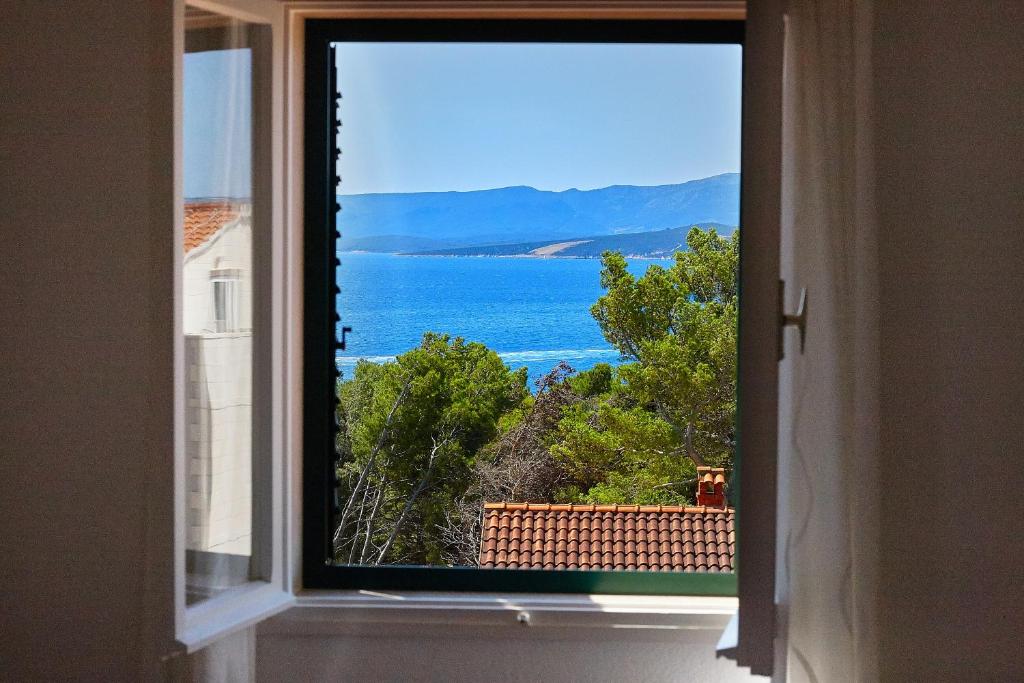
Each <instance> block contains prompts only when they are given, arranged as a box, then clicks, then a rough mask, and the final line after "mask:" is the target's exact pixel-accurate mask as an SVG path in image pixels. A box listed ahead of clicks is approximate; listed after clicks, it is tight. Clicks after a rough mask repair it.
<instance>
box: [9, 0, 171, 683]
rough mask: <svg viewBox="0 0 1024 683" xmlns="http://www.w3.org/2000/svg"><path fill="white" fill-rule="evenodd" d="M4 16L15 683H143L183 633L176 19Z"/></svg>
mask: <svg viewBox="0 0 1024 683" xmlns="http://www.w3.org/2000/svg"><path fill="white" fill-rule="evenodd" d="M0 15H2V20H0V45H3V58H2V59H0V84H2V86H0V89H2V91H3V96H2V97H0V131H3V133H2V135H0V164H2V167H3V170H2V172H0V206H2V210H0V234H2V243H3V246H2V249H0V260H2V267H0V293H2V294H0V296H2V300H3V303H2V308H3V313H2V315H0V319H2V323H0V329H2V332H0V368H2V369H0V405H2V409H0V539H2V540H0V577H2V580H0V605H2V607H0V633H2V634H3V636H2V638H0V678H3V679H5V680H75V679H90V678H91V679H102V680H108V681H130V680H144V679H147V678H151V677H152V676H151V674H152V673H153V667H154V666H155V662H156V659H155V657H154V656H153V654H154V653H153V652H152V651H150V650H148V649H147V643H149V642H152V639H153V638H157V637H164V638H169V637H170V635H171V629H172V628H173V617H172V613H171V607H172V605H173V602H172V596H171V593H170V586H171V577H172V570H173V561H172V560H173V558H172V556H171V554H170V546H169V544H167V543H166V539H167V538H170V537H172V535H173V526H172V521H173V518H172V516H171V515H172V507H171V506H172V501H173V498H172V496H171V484H172V474H173V450H172V428H173V416H172V403H171V400H170V399H171V388H172V387H173V376H172V340H173V335H172V331H173V330H172V321H173V315H172V296H171V283H172V273H173V269H172V265H173V259H174V257H175V254H174V250H173V242H172V236H173V232H172V230H171V226H172V225H173V220H174V213H173V212H174V206H173V202H172V199H173V185H172V165H171V163H170V160H171V158H172V153H173V144H172V122H173V118H172V117H173V99H172V92H173V89H172V83H173V80H172V76H173V62H172V56H173V51H172V45H171V37H172V33H171V26H172V14H171V2H170V0H150V1H148V2H85V3H73V4H69V3H34V2H18V3H5V4H4V5H3V9H2V11H0ZM153 539H163V542H162V543H155V542H151V541H153ZM146 566H150V567H153V568H155V571H154V573H151V574H149V575H148V577H147V575H146V573H145V572H144V570H143V568H144V567H146ZM144 661H145V663H146V664H145V666H144V665H143V662H144Z"/></svg>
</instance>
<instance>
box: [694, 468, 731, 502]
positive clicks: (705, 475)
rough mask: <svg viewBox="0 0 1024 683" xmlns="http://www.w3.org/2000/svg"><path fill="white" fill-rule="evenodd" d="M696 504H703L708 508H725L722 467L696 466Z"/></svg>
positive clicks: (723, 470)
mask: <svg viewBox="0 0 1024 683" xmlns="http://www.w3.org/2000/svg"><path fill="white" fill-rule="evenodd" d="M697 505H704V506H706V507H709V508H722V509H724V508H725V469H724V468H722V467H698V468H697Z"/></svg>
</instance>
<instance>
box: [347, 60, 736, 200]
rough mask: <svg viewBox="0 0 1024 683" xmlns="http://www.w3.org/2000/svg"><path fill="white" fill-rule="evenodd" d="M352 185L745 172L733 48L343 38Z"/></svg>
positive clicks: (587, 180)
mask: <svg viewBox="0 0 1024 683" xmlns="http://www.w3.org/2000/svg"><path fill="white" fill-rule="evenodd" d="M337 50H338V63H339V82H340V86H341V91H342V98H343V99H342V102H341V118H342V121H343V126H342V131H341V147H342V158H341V161H340V163H339V171H340V175H341V177H342V183H341V187H340V189H339V191H340V193H342V194H359V193H364V192H422V191H446V190H471V189H481V188H490V187H506V186H510V185H531V186H533V187H537V188H539V189H544V190H563V189H567V188H570V187H576V188H579V189H590V188H595V187H605V186H608V185H615V184H630V185H659V184H666V183H677V182H683V181H686V180H692V179H694V178H703V177H707V176H711V175H716V174H719V173H726V172H736V171H739V146H740V135H739V131H740V63H741V48H740V47H739V46H735V45H570V44H491V45H486V44H469V43H459V44H437V43H434V44H430V43H419V44H416V43H404V44H395V43H390V44H382V43H344V44H340V45H338V46H337Z"/></svg>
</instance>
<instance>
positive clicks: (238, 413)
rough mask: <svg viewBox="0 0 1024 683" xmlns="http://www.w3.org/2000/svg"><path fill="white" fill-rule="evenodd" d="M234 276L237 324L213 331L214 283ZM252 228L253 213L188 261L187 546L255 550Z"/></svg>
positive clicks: (236, 551)
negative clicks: (221, 274)
mask: <svg viewBox="0 0 1024 683" xmlns="http://www.w3.org/2000/svg"><path fill="white" fill-rule="evenodd" d="M225 269H232V270H233V271H235V272H237V274H238V276H239V279H238V280H237V282H236V284H235V285H234V286H235V287H236V288H237V302H238V305H239V310H238V313H237V316H238V317H237V326H236V328H235V329H234V330H232V331H226V332H217V331H215V329H216V328H215V326H214V325H213V320H214V317H215V316H214V303H213V301H214V295H213V281H212V277H213V276H214V275H216V274H217V273H218V272H222V271H224V270H225ZM252 284H253V282H252V222H251V214H250V212H249V210H248V207H243V210H242V215H241V217H239V218H238V219H236V220H235V221H233V222H232V223H229V224H227V225H225V226H224V227H223V228H222V229H221V230H220V231H218V232H217V233H216V234H215V235H214V236H213V237H212V238H210V240H209V241H207V242H206V243H204V244H202V245H200V246H199V247H197V248H196V249H193V250H192V251H191V252H189V253H188V254H187V255H186V256H185V262H184V272H183V278H182V288H183V293H184V306H183V309H184V310H183V327H184V330H185V372H186V373H187V381H188V393H187V396H186V414H185V418H186V430H187V445H186V453H187V458H188V473H187V476H188V512H187V525H188V527H187V531H186V547H187V548H188V549H189V550H201V551H209V552H217V553H229V554H236V555H248V554H250V552H251V548H252V360H253V355H252Z"/></svg>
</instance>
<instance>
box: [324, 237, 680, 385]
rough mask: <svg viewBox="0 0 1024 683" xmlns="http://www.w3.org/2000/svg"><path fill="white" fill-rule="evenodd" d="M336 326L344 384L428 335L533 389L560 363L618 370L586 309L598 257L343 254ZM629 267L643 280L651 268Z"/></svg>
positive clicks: (639, 263) (635, 263)
mask: <svg viewBox="0 0 1024 683" xmlns="http://www.w3.org/2000/svg"><path fill="white" fill-rule="evenodd" d="M340 258H341V267H340V268H339V269H338V285H339V287H340V288H341V295H340V296H339V297H338V311H339V314H340V316H341V320H342V322H341V323H340V324H339V327H340V325H347V326H350V327H352V332H351V333H349V334H348V336H347V341H348V348H347V349H346V350H345V351H344V352H339V354H338V357H337V363H338V368H339V369H340V370H341V371H342V373H343V377H346V378H351V377H352V374H353V369H354V368H355V364H356V361H357V360H358V359H360V358H363V359H366V360H369V361H373V362H377V363H381V362H386V361H388V360H391V359H393V358H394V357H395V356H396V355H397V354H400V353H402V352H404V351H407V350H409V349H411V348H413V347H415V346H417V345H419V342H420V339H421V338H422V336H423V333H424V332H426V331H431V332H438V333H447V334H450V335H452V336H453V337H455V336H461V337H464V338H465V339H466V340H467V341H477V342H481V343H483V344H486V345H487V346H488V347H489V348H491V349H493V350H495V351H497V352H498V354H499V355H500V356H501V358H502V359H503V360H504V361H505V363H506V364H507V365H508V366H509V367H510V368H513V369H516V368H519V367H523V366H525V367H527V368H528V371H529V376H530V388H531V389H534V382H535V381H536V380H537V379H538V378H539V377H541V376H542V375H543V374H544V373H546V372H548V371H549V370H550V369H551V368H553V367H554V366H555V365H557V364H558V362H559V361H562V360H564V361H566V362H568V363H569V364H570V365H571V366H572V367H574V368H575V369H577V370H586V369H588V368H591V367H593V366H594V365H595V364H596V363H611V364H613V365H615V364H618V362H619V354H618V352H617V351H616V350H615V349H614V348H612V347H611V345H609V344H608V343H607V342H606V341H605V340H604V337H603V336H602V335H601V329H600V328H599V327H598V325H597V322H595V321H594V319H593V318H592V317H591V315H590V307H591V306H592V305H593V304H594V303H595V302H596V301H597V298H598V297H599V296H600V295H601V294H602V292H603V290H602V289H601V284H600V272H601V262H600V261H599V260H598V259H560V258H549V259H538V258H500V257H455V256H397V255H392V254H368V253H342V254H340ZM654 263H658V264H661V265H668V262H666V261H656V260H649V259H631V260H630V261H629V266H630V270H631V271H632V272H633V273H635V274H637V275H642V274H643V272H644V271H645V270H646V269H647V267H648V266H650V265H651V264H654Z"/></svg>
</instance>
